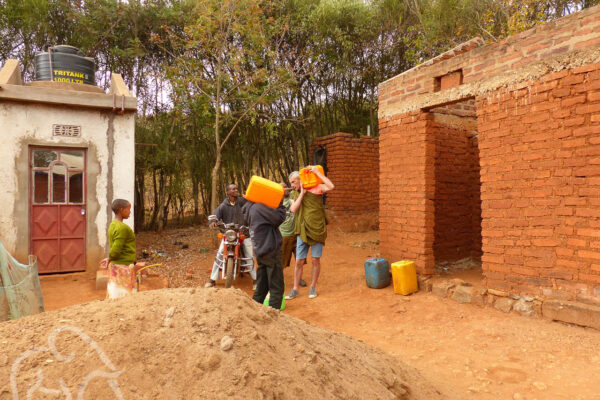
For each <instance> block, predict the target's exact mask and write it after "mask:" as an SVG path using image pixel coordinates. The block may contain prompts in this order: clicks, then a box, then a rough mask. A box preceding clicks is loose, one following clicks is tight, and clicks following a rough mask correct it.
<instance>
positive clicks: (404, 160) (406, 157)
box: [379, 111, 435, 274]
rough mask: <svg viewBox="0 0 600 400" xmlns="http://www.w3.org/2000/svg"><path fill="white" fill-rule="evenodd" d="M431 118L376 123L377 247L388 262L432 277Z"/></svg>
mask: <svg viewBox="0 0 600 400" xmlns="http://www.w3.org/2000/svg"><path fill="white" fill-rule="evenodd" d="M432 129H433V118H432V115H430V114H428V113H426V112H422V111H416V112H411V113H407V114H401V115H396V116H394V117H391V118H388V119H380V120H379V132H380V138H379V143H380V147H379V169H380V178H379V179H380V193H379V224H380V232H379V242H380V250H381V255H382V257H384V258H386V259H388V261H390V262H395V261H399V260H403V259H404V260H413V261H415V264H416V266H417V271H418V272H419V273H420V274H433V266H434V258H433V241H434V204H433V197H434V195H435V183H434V176H435V167H434V165H435V163H434V161H435V141H434V139H435V138H434V135H433V131H432Z"/></svg>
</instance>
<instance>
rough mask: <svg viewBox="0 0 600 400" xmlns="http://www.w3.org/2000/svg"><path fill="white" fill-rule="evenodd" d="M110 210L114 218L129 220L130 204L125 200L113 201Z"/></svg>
mask: <svg viewBox="0 0 600 400" xmlns="http://www.w3.org/2000/svg"><path fill="white" fill-rule="evenodd" d="M111 208H112V210H113V212H114V213H115V215H116V216H118V217H121V218H123V219H127V218H129V214H131V203H130V202H128V201H127V200H125V199H115V200H113V202H112V204H111Z"/></svg>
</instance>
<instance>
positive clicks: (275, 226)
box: [243, 201, 286, 259]
mask: <svg viewBox="0 0 600 400" xmlns="http://www.w3.org/2000/svg"><path fill="white" fill-rule="evenodd" d="M243 211H244V215H245V216H246V219H247V220H248V223H249V227H250V237H251V238H252V245H253V246H254V254H255V255H256V257H257V258H262V259H271V258H275V257H277V256H279V257H281V241H282V239H281V232H279V225H281V223H282V222H283V221H285V214H286V210H285V207H284V206H283V204H282V203H280V204H279V207H278V208H275V209H273V208H271V207H267V206H265V205H264V204H261V203H253V202H251V201H248V202H246V204H244V207H243Z"/></svg>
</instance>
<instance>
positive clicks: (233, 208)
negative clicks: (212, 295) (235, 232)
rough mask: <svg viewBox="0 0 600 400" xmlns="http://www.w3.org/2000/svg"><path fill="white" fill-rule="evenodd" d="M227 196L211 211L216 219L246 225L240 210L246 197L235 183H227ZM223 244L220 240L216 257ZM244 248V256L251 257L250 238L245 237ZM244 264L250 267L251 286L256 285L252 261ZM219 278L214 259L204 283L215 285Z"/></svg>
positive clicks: (221, 252)
mask: <svg viewBox="0 0 600 400" xmlns="http://www.w3.org/2000/svg"><path fill="white" fill-rule="evenodd" d="M226 193H227V198H225V200H223V202H222V203H221V204H219V206H218V207H217V208H216V209H215V211H214V212H213V214H214V215H216V216H217V220H220V221H223V223H225V224H230V223H232V222H233V223H234V224H238V225H245V226H248V221H247V220H246V217H245V216H244V213H243V211H242V206H243V205H244V204H245V203H246V199H244V198H243V197H240V195H239V192H238V187H237V185H236V184H234V183H232V184H229V185H227V188H226ZM215 226H216V223H215V222H211V224H210V227H211V228H214V227H215ZM223 246H224V242H223V240H221V245H220V246H219V250H218V252H217V258H218V257H219V254H223ZM242 246H243V249H244V252H243V253H244V254H243V257H244V258H250V259H251V258H252V240H250V238H247V239H246V240H244V242H243V243H242ZM244 266H245V267H248V268H251V269H250V276H251V277H252V281H253V282H254V284H253V287H255V286H256V269H255V268H254V261H253V260H252V261H250V260H248V261H244ZM217 279H219V263H218V262H217V260H216V259H215V262H214V264H213V269H212V273H211V274H210V280H209V281H208V282H207V283H206V285H205V287H213V286H215V282H216V280H217Z"/></svg>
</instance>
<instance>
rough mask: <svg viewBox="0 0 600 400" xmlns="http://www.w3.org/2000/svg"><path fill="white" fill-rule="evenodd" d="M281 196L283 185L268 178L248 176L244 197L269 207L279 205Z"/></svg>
mask: <svg viewBox="0 0 600 400" xmlns="http://www.w3.org/2000/svg"><path fill="white" fill-rule="evenodd" d="M282 198H283V187H282V186H281V185H280V184H279V183H275V182H273V181H270V180H268V179H265V178H263V177H260V176H256V175H254V176H253V177H252V178H250V183H249V184H248V190H246V199H247V200H250V201H252V202H254V203H262V204H264V205H266V206H269V207H271V208H277V207H279V203H281V199H282Z"/></svg>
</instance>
